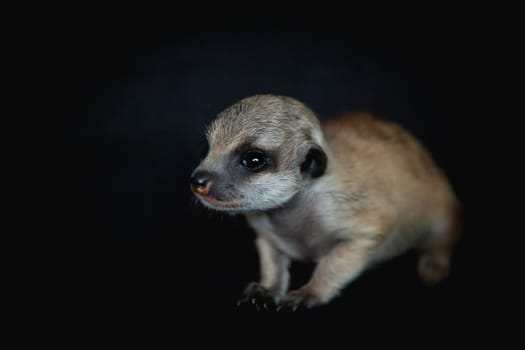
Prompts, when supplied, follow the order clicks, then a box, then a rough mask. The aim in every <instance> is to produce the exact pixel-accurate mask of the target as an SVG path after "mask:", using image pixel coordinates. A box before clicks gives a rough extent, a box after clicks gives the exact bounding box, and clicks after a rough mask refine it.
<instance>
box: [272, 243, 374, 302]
mask: <svg viewBox="0 0 525 350" xmlns="http://www.w3.org/2000/svg"><path fill="white" fill-rule="evenodd" d="M375 244H376V242H375V241H374V240H372V239H369V238H362V239H357V240H348V241H343V242H341V243H339V244H337V245H336V246H334V247H333V248H332V250H330V251H329V252H328V254H326V255H325V256H323V257H322V258H321V259H320V260H319V263H318V264H317V266H316V267H315V269H314V272H313V275H312V277H311V279H310V280H309V281H308V282H307V283H306V284H305V285H304V286H302V287H301V288H299V289H297V290H294V291H291V292H289V293H288V294H287V295H286V296H284V297H283V299H282V305H283V306H287V307H291V308H292V309H293V310H295V309H296V308H297V307H299V306H300V305H305V306H307V307H313V306H318V305H322V304H326V303H328V302H329V301H330V300H331V299H332V298H333V297H334V296H335V295H337V293H338V292H339V291H340V290H341V289H342V288H344V287H345V285H347V284H348V283H349V282H351V281H352V280H354V279H355V278H356V277H358V276H359V275H360V273H361V272H362V271H363V270H364V269H365V268H366V265H367V263H368V260H369V257H370V253H371V249H372V248H373V247H374V246H375Z"/></svg>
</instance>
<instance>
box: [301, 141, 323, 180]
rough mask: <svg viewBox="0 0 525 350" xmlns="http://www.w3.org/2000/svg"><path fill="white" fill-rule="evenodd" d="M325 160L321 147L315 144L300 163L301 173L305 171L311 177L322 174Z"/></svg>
mask: <svg viewBox="0 0 525 350" xmlns="http://www.w3.org/2000/svg"><path fill="white" fill-rule="evenodd" d="M326 162H327V158H326V153H325V152H324V151H323V150H322V148H321V147H319V146H317V145H315V146H312V147H311V148H310V150H309V151H308V153H307V154H306V158H305V159H304V161H303V163H302V164H301V173H307V174H309V175H310V176H311V177H313V178H316V177H319V176H321V175H323V174H324V171H325V169H326Z"/></svg>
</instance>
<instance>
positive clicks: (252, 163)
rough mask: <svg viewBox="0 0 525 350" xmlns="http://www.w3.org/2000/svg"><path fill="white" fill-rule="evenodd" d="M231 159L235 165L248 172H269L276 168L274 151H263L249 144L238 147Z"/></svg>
mask: <svg viewBox="0 0 525 350" xmlns="http://www.w3.org/2000/svg"><path fill="white" fill-rule="evenodd" d="M233 157H234V159H236V162H237V164H239V165H240V166H242V167H243V168H244V169H246V170H248V171H250V172H259V171H264V170H269V169H273V168H275V166H276V156H275V151H273V150H264V149H262V148H261V147H258V146H257V145H254V144H252V143H249V142H246V143H244V144H242V145H241V146H240V147H238V148H237V149H236V151H235V152H234V153H233Z"/></svg>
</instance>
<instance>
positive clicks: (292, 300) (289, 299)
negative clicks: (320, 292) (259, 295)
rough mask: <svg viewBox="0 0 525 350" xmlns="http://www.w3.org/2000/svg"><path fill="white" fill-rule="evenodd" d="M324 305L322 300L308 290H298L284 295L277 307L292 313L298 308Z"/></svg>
mask: <svg viewBox="0 0 525 350" xmlns="http://www.w3.org/2000/svg"><path fill="white" fill-rule="evenodd" d="M322 304H324V302H323V300H322V299H321V298H319V297H318V296H317V295H315V293H313V292H312V291H311V290H310V289H309V288H305V287H303V288H299V289H297V290H294V291H291V292H289V293H288V294H286V295H285V296H284V297H283V298H282V300H281V301H280V303H279V307H283V308H290V309H292V311H295V310H297V309H298V308H299V307H302V306H304V307H307V308H311V307H314V306H319V305H322Z"/></svg>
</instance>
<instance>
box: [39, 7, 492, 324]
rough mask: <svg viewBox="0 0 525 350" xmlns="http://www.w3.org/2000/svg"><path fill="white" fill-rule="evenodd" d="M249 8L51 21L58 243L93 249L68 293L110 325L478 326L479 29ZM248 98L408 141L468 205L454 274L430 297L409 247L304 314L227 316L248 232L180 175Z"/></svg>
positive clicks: (252, 273)
mask: <svg viewBox="0 0 525 350" xmlns="http://www.w3.org/2000/svg"><path fill="white" fill-rule="evenodd" d="M249 12H250V14H242V15H236V14H235V13H233V12H232V13H230V12H226V11H223V12H214V11H210V13H208V14H207V15H206V16H204V15H200V14H196V12H194V11H191V10H186V11H182V10H180V11H175V12H173V13H170V14H169V15H167V14H164V16H160V17H159V16H148V15H146V14H141V13H140V11H138V12H137V13H134V14H133V15H119V14H117V13H113V12H112V13H111V14H108V15H104V14H103V13H99V12H97V13H96V14H94V15H93V16H91V17H90V16H87V17H85V18H84V17H81V16H78V17H76V16H69V17H67V18H66V19H64V18H62V19H61V21H58V22H57V24H55V26H54V27H53V30H52V34H51V35H49V36H47V40H46V41H45V47H46V50H47V52H48V53H50V54H49V56H48V57H47V59H48V60H49V64H50V67H53V69H54V70H53V80H54V82H55V83H56V87H55V88H54V89H57V88H58V89H57V90H53V91H54V92H55V95H56V96H57V98H58V99H59V100H60V107H59V109H60V113H61V115H63V116H64V117H65V119H64V120H65V134H64V135H65V139H64V145H63V147H61V151H63V152H61V157H62V156H63V158H60V164H61V168H62V173H61V175H60V176H59V178H58V181H59V182H60V186H61V189H62V191H60V192H59V193H55V196H57V198H59V203H60V210H59V212H60V215H59V216H57V217H56V219H57V220H56V222H55V223H56V225H57V227H56V228H57V231H60V232H61V233H64V235H65V236H66V237H67V238H69V239H77V238H81V241H82V242H90V241H93V240H103V241H104V242H105V243H104V244H103V245H102V249H101V248H100V247H101V245H99V244H92V243H80V244H78V245H75V248H72V249H69V251H68V254H70V256H71V258H72V259H75V256H76V255H77V254H80V255H81V256H82V257H83V259H84V258H85V261H84V262H83V267H82V268H80V269H79V270H78V271H80V272H78V274H77V273H75V275H76V276H80V277H81V278H79V279H75V281H79V282H75V283H78V285H76V288H78V290H87V291H88V294H89V296H90V298H88V299H87V300H86V304H85V305H88V308H89V306H98V305H100V302H103V304H104V305H105V306H104V307H103V308H102V310H103V314H104V315H108V318H106V317H101V318H104V319H105V320H106V321H107V322H108V324H111V323H112V322H115V323H116V324H117V323H118V324H122V323H123V324H126V322H134V321H137V322H144V319H145V318H143V317H138V316H137V315H139V314H140V315H143V314H145V315H147V316H146V319H150V320H153V321H155V320H157V321H158V319H159V317H161V316H162V317H165V316H167V317H168V318H169V319H171V321H170V323H168V325H171V323H172V322H174V321H173V318H172V317H176V316H180V315H183V316H184V319H185V320H186V321H188V320H190V319H191V320H193V322H195V323H196V324H200V322H207V321H210V320H213V323H214V324H215V322H216V321H217V320H222V319H225V318H226V317H233V318H235V319H237V320H239V321H240V322H241V323H242V322H244V320H248V319H249V320H252V321H253V320H255V319H257V320H264V321H272V322H273V321H276V320H277V319H284V320H286V321H289V320H290V319H291V318H292V319H294V320H295V319H296V318H297V317H299V318H302V319H306V320H309V321H311V322H314V323H317V322H322V320H325V319H329V317H331V316H332V315H339V316H342V317H348V315H352V316H351V317H352V320H353V322H361V321H363V322H365V324H367V325H368V324H370V325H373V324H375V325H376V326H377V322H379V324H380V325H385V326H387V325H389V324H394V323H396V322H397V319H398V317H399V315H403V316H408V317H409V318H410V319H412V321H413V322H414V323H416V324H420V325H421V324H424V323H425V322H431V323H432V322H434V321H435V320H436V319H439V318H445V319H446V320H448V323H445V324H444V325H443V327H445V328H446V330H447V331H451V330H453V329H455V330H457V329H458V327H461V324H462V323H463V322H465V321H467V319H468V320H472V319H476V318H477V317H478V316H479V317H481V318H483V314H484V313H485V312H487V307H485V308H483V309H480V308H478V304H477V301H475V298H473V296H474V295H475V294H476V293H477V291H478V288H479V286H480V284H481V283H482V282H481V281H482V278H481V277H482V275H483V273H485V271H480V269H479V267H478V266H477V263H476V261H479V260H478V258H479V257H480V254H481V253H480V252H481V251H482V250H483V249H484V247H486V246H487V245H486V239H487V238H486V237H487V233H488V230H489V229H488V227H487V226H486V225H487V224H486V223H484V222H476V221H474V220H472V218H473V217H474V216H476V215H477V212H480V211H481V210H482V207H483V206H482V204H481V203H480V202H479V201H478V200H477V198H476V196H477V194H478V192H477V190H476V186H475V185H474V183H473V180H472V179H473V174H474V173H475V172H474V171H473V170H472V169H473V168H476V167H477V166H478V164H479V163H480V159H478V158H477V157H474V156H472V153H469V147H472V144H473V143H474V141H473V140H474V139H475V138H476V136H475V135H473V134H472V132H471V130H472V125H473V124H474V125H480V124H483V120H482V118H483V115H482V114H480V113H479V102H478V103H477V104H476V103H475V101H476V99H477V98H478V96H477V91H478V89H480V85H479V78H480V75H479V73H480V72H481V66H482V62H481V60H480V59H479V53H480V50H481V51H483V45H484V41H483V40H485V39H486V38H485V36H484V34H483V32H482V31H481V30H478V27H473V24H472V23H469V22H465V17H464V16H462V15H458V16H455V15H453V14H451V13H449V12H447V13H446V15H445V14H443V13H437V12H436V13H435V14H437V15H438V17H437V18H438V19H436V18H434V19H433V16H434V13H433V12H424V13H419V15H418V16H407V17H408V19H405V18H403V19H401V17H390V16H388V15H387V16H378V15H377V14H376V13H375V12H363V13H359V14H355V13H354V14H352V15H347V14H346V13H347V12H345V13H339V14H338V13H337V11H333V12H330V13H319V14H315V13H310V14H309V16H307V15H302V14H299V13H296V12H294V11H286V12H280V11H276V12H275V13H272V14H271V15H268V16H266V15H262V14H261V15H254V12H252V11H249ZM270 12H272V11H270ZM314 12H315V11H314ZM171 15H173V16H171ZM486 74H488V73H486ZM255 93H273V94H283V95H289V96H292V97H295V98H297V99H299V100H301V101H303V102H304V103H306V104H307V105H308V106H310V107H311V108H312V109H313V110H314V111H315V112H317V113H318V115H319V116H320V117H321V118H326V117H330V116H335V115H337V114H338V113H340V112H343V111H348V110H356V109H358V110H367V111H370V112H373V113H376V114H378V115H380V116H382V117H384V118H387V119H391V120H394V121H398V122H400V123H401V124H402V125H404V126H405V127H406V128H407V129H408V130H410V131H412V132H413V133H414V134H415V135H416V136H417V137H418V138H419V139H420V140H421V141H422V142H423V143H424V144H425V145H426V146H427V147H428V148H429V150H430V151H431V153H432V155H433V156H434V158H435V160H436V162H437V163H438V164H439V165H440V166H442V167H443V168H444V169H445V171H446V172H447V174H449V176H450V178H451V181H452V183H453V186H454V187H455V188H456V190H457V193H458V195H459V197H460V199H461V200H462V202H463V203H464V206H465V212H464V230H465V234H464V236H463V239H462V241H461V242H460V245H459V247H458V250H457V253H456V255H455V257H454V261H453V265H452V271H451V276H450V278H449V279H448V280H446V281H445V282H444V283H442V284H441V285H439V286H437V287H433V288H429V287H425V286H424V285H422V284H421V283H420V282H419V280H418V278H417V274H416V256H414V255H411V254H407V255H405V256H403V257H400V258H398V259H395V260H393V261H392V262H390V263H389V264H386V265H384V266H381V267H379V268H377V269H374V270H372V271H370V272H368V273H367V274H365V275H363V276H362V277H360V278H359V279H358V280H357V281H355V282H354V283H353V284H351V285H349V286H348V287H347V288H346V289H345V290H344V292H343V294H342V296H341V297H339V298H337V299H335V300H334V302H333V303H331V304H330V305H328V306H325V307H322V308H319V309H315V310H312V311H310V312H304V311H299V312H297V313H295V314H293V315H292V314H288V313H284V314H282V313H280V314H271V313H266V312H265V313H260V312H259V313H257V312H255V310H253V309H252V308H249V307H242V308H236V307H235V302H236V300H237V298H238V296H239V295H240V292H241V291H242V289H243V288H244V286H245V284H246V283H248V282H249V281H251V280H254V279H257V277H258V265H257V255H256V251H255V247H254V245H253V238H254V235H253V233H252V231H251V230H250V229H249V228H248V227H247V226H246V224H245V222H244V220H243V219H242V218H240V217H235V218H232V217H229V216H227V215H220V214H217V213H210V212H208V211H206V210H204V209H203V208H202V207H201V206H199V205H196V204H195V203H194V202H193V201H192V195H191V192H190V189H189V183H188V178H189V175H190V173H191V171H192V170H193V168H194V167H195V166H196V165H197V161H198V156H199V152H200V141H201V140H202V137H203V131H204V127H205V125H206V124H207V123H208V122H209V121H210V120H212V119H213V118H214V117H215V116H216V114H217V113H218V112H220V111H221V110H222V109H224V108H226V107H227V106H229V105H231V104H232V103H234V102H236V101H237V100H239V99H241V98H243V97H246V96H249V95H252V94H255ZM478 130H479V129H478ZM476 147H484V146H482V145H480V144H477V145H476ZM474 181H475V180H474ZM91 249H93V253H92V254H91ZM77 259H78V258H77ZM77 259H75V260H77ZM61 263H63V261H61ZM311 267H312V266H310V265H308V264H298V265H294V267H293V270H292V271H294V273H295V277H294V280H293V284H294V285H299V284H300V283H301V282H305V281H306V280H307V278H308V275H309V273H310V270H311ZM83 277H86V278H87V279H88V280H89V281H90V282H89V283H85V282H82V280H83ZM277 315H282V316H277ZM248 317H249V318H248ZM108 320H109V321H108ZM130 320H131V321H130ZM138 320H140V321H138ZM357 320H359V321H357ZM217 322H219V323H220V321H217ZM348 322H351V321H350V320H348ZM164 327H169V326H167V325H166V324H164Z"/></svg>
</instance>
